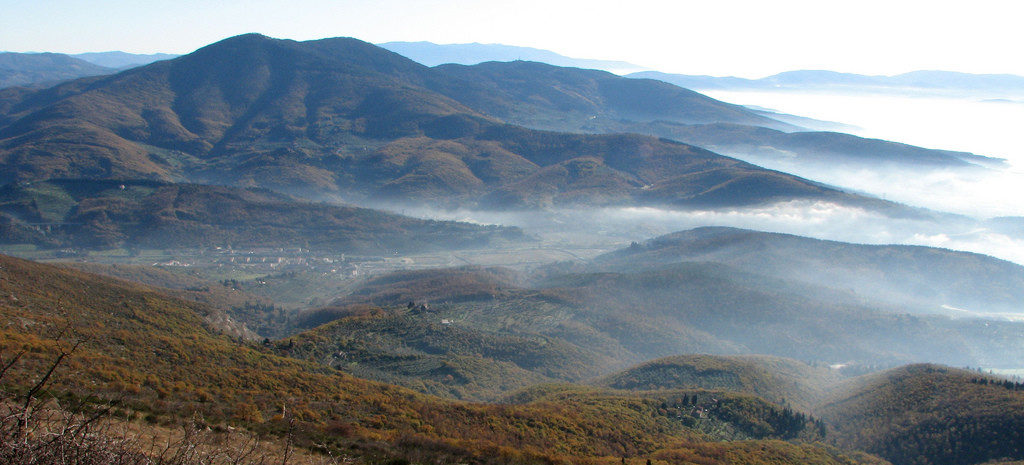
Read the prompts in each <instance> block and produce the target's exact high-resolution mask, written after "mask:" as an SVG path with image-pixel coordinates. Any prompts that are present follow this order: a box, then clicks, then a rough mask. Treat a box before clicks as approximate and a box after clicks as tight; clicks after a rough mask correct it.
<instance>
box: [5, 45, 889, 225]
mask: <svg viewBox="0 0 1024 465" xmlns="http://www.w3.org/2000/svg"><path fill="white" fill-rule="evenodd" d="M576 71H579V70H576ZM528 74H531V75H533V74H534V73H528ZM609 76H610V75H609ZM534 77H535V78H536V79H540V76H539V75H538V76H534ZM604 78H607V76H605V77H604ZM604 78H602V79H604ZM588 79H589V78H588ZM614 81H615V82H616V83H620V84H615V85H614V86H613V87H615V86H619V85H622V86H625V88H629V89H632V90H628V92H627V91H622V92H619V91H614V92H612V94H614V95H617V97H615V98H616V99H617V100H616V101H617V102H618V103H615V104H614V105H612V106H613V107H615V108H618V109H617V110H615V111H620V112H626V111H630V112H641V113H644V114H649V115H651V117H654V116H657V115H659V114H661V113H665V112H668V113H672V112H675V113H679V115H676V116H678V117H680V118H682V117H683V116H681V115H683V114H691V113H692V115H691V116H693V117H694V118H697V119H701V120H709V122H711V121H717V120H719V119H721V118H727V119H729V118H732V116H728V117H727V116H720V113H721V114H725V115H734V116H735V115H740V116H742V117H743V118H753V119H759V118H762V117H760V116H757V115H754V114H753V113H750V112H747V111H746V110H744V109H742V108H741V107H736V106H733V105H728V104H724V103H721V102H717V101H714V100H712V99H709V98H707V97H704V96H700V95H699V94H695V93H692V92H690V91H686V90H685V89H680V88H676V87H672V86H669V85H667V84H661V83H656V82H654V81H651V82H649V83H643V82H640V81H636V80H631V79H625V78H615V80H614ZM530 85H531V86H533V87H537V86H541V87H543V81H539V82H536V83H533V84H530ZM636 86H640V87H641V88H643V89H646V88H647V87H651V88H656V90H658V92H659V94H658V95H663V96H664V98H660V97H659V98H657V99H653V100H652V101H647V100H637V99H636V98H634V96H635V94H637V93H638V92H639V93H640V94H643V92H642V90H643V89H640V90H637V89H633V87H636ZM602 92H603V94H602V95H605V97H603V98H605V99H606V100H607V99H610V98H611V97H612V96H613V95H612V94H608V91H607V89H606V90H605V91H602ZM619 94H622V95H619ZM496 95H498V94H495V93H494V92H493V91H492V90H491V89H490V88H489V87H487V86H486V85H485V84H484V83H483V82H482V81H481V80H479V79H470V78H460V77H457V76H452V75H450V74H447V73H444V72H442V71H441V70H438V69H432V68H427V67H425V66H422V65H419V64H417V63H415V62H413V61H411V60H408V59H406V58H404V57H401V56H399V55H397V54H394V53H391V52H388V51H386V50H384V49H381V48H378V47H375V46H373V45H371V44H367V43H365V42H361V41H358V40H355V39H344V38H338V39H324V40H318V41H309V42H295V41H288V40H276V39H271V38H268V37H264V36H260V35H255V34H249V35H244V36H238V37H233V38H230V39H226V40H223V41H221V42H217V43H215V44H212V45H209V46H207V47H204V48H202V49H199V50H197V51H196V52H194V53H191V54H189V55H185V56H182V57H179V58H175V59H173V60H167V61H161V62H156V63H153V64H150V65H146V66H143V67H139V68H134V69H131V70H128V71H125V72H122V73H119V74H117V75H114V76H108V77H102V78H86V79H83V80H79V81H74V82H70V83H66V84H62V85H60V86H56V87H53V88H50V89H45V90H41V91H38V92H24V91H15V90H10V91H0V163H2V164H3V165H4V166H6V167H8V168H9V169H6V170H4V172H3V173H2V175H0V182H11V181H38V180H43V179H51V178H89V179H110V178H118V179H131V178H145V179H159V180H165V181H166V180H173V181H188V182H199V183H216V184H232V185H239V186H245V187H254V186H255V187H263V188H270V189H276V190H280V191H285V192H289V193H293V194H300V195H304V196H312V197H319V196H323V195H332V196H345V197H346V198H352V199H355V200H358V199H367V198H369V199H373V200H377V201H379V200H382V199H386V200H390V201H401V202H415V203H426V204H429V205H432V206H437V205H449V206H451V205H459V206H479V207H487V208H529V207H538V206H550V205H619V204H646V205H672V206H680V207H685V206H701V207H708V206H735V205H751V204H761V203H766V202H772V201H779V200H788V199H815V200H829V201H833V202H839V203H853V204H858V205H865V206H873V207H878V208H882V207H884V206H886V205H888V204H886V203H885V202H880V201H874V200H868V199H865V198H862V197H859V196H856V195H853V194H848V193H844V192H840V191H837V190H835V189H831V188H828V187H825V186H822V185H819V184H816V183H813V182H810V181H808V180H805V179H801V178H797V177H794V176H791V175H787V174H784V173H780V172H775V171H769V170H764V169H761V168H759V167H756V166H754V165H750V164H747V163H744V162H741V161H738V160H735V159H731V158H727V157H722V156H720V155H717V154H714V153H712V152H708V151H706V150H703V149H700V148H697V147H694V146H690V145H686V144H682V143H678V142H673V141H668V140H662V139H657V138H653V137H646V136H637V135H623V134H612V135H600V136H597V135H580V134H559V133H552V132H544V131H538V130H531V129H524V128H521V127H518V126H510V125H507V124H506V121H505V120H502V119H500V118H497V117H495V116H493V115H489V114H486V112H484V111H482V110H480V109H477V108H475V106H474V105H477V104H478V103H480V102H478V100H479V99H478V98H477V97H480V98H483V97H488V98H489V97H493V96H496ZM474 96H476V97H474ZM520 97H523V95H519V94H517V93H512V94H509V95H505V96H504V97H501V98H502V99H511V100H503V102H504V104H505V105H507V106H510V107H515V106H517V105H520V104H521V102H520V101H519V100H516V99H519V98H520ZM666 99H667V100H666ZM680 99H682V100H680ZM583 100H587V99H586V98H584V99H583ZM649 100H650V99H649ZM677 100H678V102H677ZM673 102H676V103H673ZM690 102H697V103H690ZM480 104H481V105H482V103H480ZM605 104H609V105H610V104H611V103H608V102H605V103H602V104H601V105H605ZM630 105H633V106H638V107H637V108H630ZM620 107H621V108H620ZM524 111H525V110H524ZM545 111H546V112H549V113H550V112H551V111H556V112H557V111H560V110H559V109H558V108H553V109H552V108H546V109H545ZM668 113H666V114H668ZM673 114H674V113H673ZM737 117H739V116H737ZM762 119H763V118H762ZM730 121H731V119H730Z"/></svg>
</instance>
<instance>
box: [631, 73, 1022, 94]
mask: <svg viewBox="0 0 1024 465" xmlns="http://www.w3.org/2000/svg"><path fill="white" fill-rule="evenodd" d="M628 76H629V77H634V78H640V79H658V80H660V81H665V82H670V83H672V84H675V85H678V86H682V87H686V88H690V89H698V90H701V89H704V90H711V89H715V90H773V91H778V90H829V91H840V92H883V93H884V92H903V93H906V92H911V93H919V92H953V91H955V92H959V93H963V92H967V93H969V94H970V95H976V94H978V93H987V92H1024V76H1015V75H1011V74H968V73H957V72H952V71H913V72H909V73H904V74H898V75H895V76H865V75H861V74H852V73H838V72H835V71H822V70H800V71H787V72H784V73H779V74H776V75H772V76H768V77H764V78H760V79H743V78H737V77H715V76H690V75H683V74H668V73H661V72H658V71H640V72H637V73H632V74H629V75H628Z"/></svg>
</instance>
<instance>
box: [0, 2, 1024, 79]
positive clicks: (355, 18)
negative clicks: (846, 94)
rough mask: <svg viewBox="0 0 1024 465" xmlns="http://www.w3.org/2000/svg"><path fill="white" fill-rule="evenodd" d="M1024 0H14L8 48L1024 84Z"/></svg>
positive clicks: (3, 23) (2, 35)
mask: <svg viewBox="0 0 1024 465" xmlns="http://www.w3.org/2000/svg"><path fill="white" fill-rule="evenodd" d="M1018 3H1021V2H1017V1H1003V0H991V1H983V0H982V1H979V0H975V1H972V2H965V1H956V2H948V1H938V0H933V1H902V2H901V1H897V0H888V1H878V0H858V1H850V2H833V1H826V0H816V1H805V0H774V1H761V0H745V1H740V0H720V1H714V0H702V1H696V2H694V1H669V0H634V1H631V2H623V1H606V0H589V1H576V0H573V1H555V0H543V1H541V0H521V1H462V0H418V1H416V0H376V1H366V0H297V1H292V2H280V1H267V0H247V1H239V0H207V1H197V0H175V1H144V0H136V1H125V0H106V1H105V0H96V1H87V0H77V1H75V0H34V1H27V0H0V11H3V14H2V15H0V50H8V51H56V52H68V53H74V52H87V51H106V50H125V51H130V52H137V53H152V52H169V53H186V52H189V51H192V50H194V49H196V48H198V47H201V46H203V45H205V44H208V43H211V42H214V41H217V40H219V39H222V38H225V37H229V36H232V35H235V34H240V33H245V32H260V33H263V34H267V35H270V36H273V37H280V38H291V39H298V40H304V39H315V38H323V37H335V36H352V37H356V38H359V39H363V40H366V41H370V42H385V41H394V40H407V41H414V40H427V41H431V42H437V43H464V42H484V43H505V44H510V45H522V46H531V47H537V48H544V49H548V50H552V51H555V52H558V53H562V54H564V55H569V56H574V57H578V58H602V59H614V60H624V61H630V62H633V63H636V64H640V65H645V66H648V67H651V68H655V69H660V70H663V71H669V72H680V73H688V74H714V75H726V74H731V75H739V76H745V77H760V76H764V75H768V74H773V73H776V72H780V71H785V70H792V69H832V70H837V71H846V72H857V73H865V74H895V73H900V72H906V71H911V70H916V69H945V70H954V71H964V72H975V73H1013V74H1020V75H1024V60H1020V59H1019V56H1020V54H1019V50H1020V49H1021V46H1022V45H1024V28H1022V27H1021V26H1020V18H1021V17H1024V16H1022V14H1021V13H1024V11H1022V8H1021V7H1019V6H1018Z"/></svg>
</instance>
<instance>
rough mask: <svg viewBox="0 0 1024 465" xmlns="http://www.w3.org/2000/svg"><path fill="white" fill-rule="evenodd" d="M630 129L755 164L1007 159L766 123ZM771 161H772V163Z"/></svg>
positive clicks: (958, 163)
mask: <svg viewBox="0 0 1024 465" xmlns="http://www.w3.org/2000/svg"><path fill="white" fill-rule="evenodd" d="M625 129H627V130H630V131H632V132H639V133H646V134H652V135H658V136H661V137H668V138H671V139H675V140H678V141H682V142H686V143H688V144H694V145H698V146H701V147H705V148H707V149H709V150H714V151H716V152H719V153H725V154H728V155H730V156H735V157H737V158H741V159H744V160H750V161H751V162H753V163H761V164H768V162H767V161H765V160H768V161H775V160H776V159H781V160H785V161H788V162H791V163H799V164H801V165H802V166H803V167H808V166H821V167H826V168H833V169H834V168H837V167H841V166H848V165H857V166H865V167H870V168H871V169H878V168H884V167H891V166H893V165H909V166H913V167H915V168H967V167H975V168H976V167H979V166H988V167H997V166H998V167H1001V166H1003V165H1004V164H1005V160H1003V159H1001V158H993V157H985V156H982V155H976V154H973V153H970V152H960V151H953V150H937V149H926V148H923V147H917V146H914V145H908V144H902V143H899V142H891V141H887V140H881V139H869V138H864V137H859V136H854V135H850V134H844V133H841V132H832V131H799V132H783V131H778V130H775V129H771V128H766V127H757V126H750V125H741V124H728V123H715V124H694V125H680V124H672V123H667V122H654V123H648V124H644V125H636V126H634V127H629V128H625ZM769 166H771V165H769Z"/></svg>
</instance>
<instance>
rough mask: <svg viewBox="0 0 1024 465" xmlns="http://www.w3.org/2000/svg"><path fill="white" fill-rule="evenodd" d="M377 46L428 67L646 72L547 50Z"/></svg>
mask: <svg viewBox="0 0 1024 465" xmlns="http://www.w3.org/2000/svg"><path fill="white" fill-rule="evenodd" d="M377 45H378V46H379V47H381V48H385V49H388V50H391V51H392V52H395V53H397V54H399V55H402V56H404V57H406V58H409V59H412V60H414V61H416V62H418V63H422V64H424V65H427V66H437V65H443V64H449V63H452V64H459V65H475V64H478V63H483V62H487V61H536V62H540V63H547V64H549V65H555V66H565V67H570V68H586V69H600V70H604V71H609V72H612V73H616V74H625V73H629V72H635V71H640V70H643V69H645V68H644V67H643V66H639V65H634V64H632V63H626V62H624V61H609V60H590V59H585V58H569V57H567V56H564V55H559V54H557V53H554V52H551V51H548V50H541V49H537V48H530V47H516V46H513V45H502V44H478V43H472V44H435V43H431V42H385V43H383V44H377Z"/></svg>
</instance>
